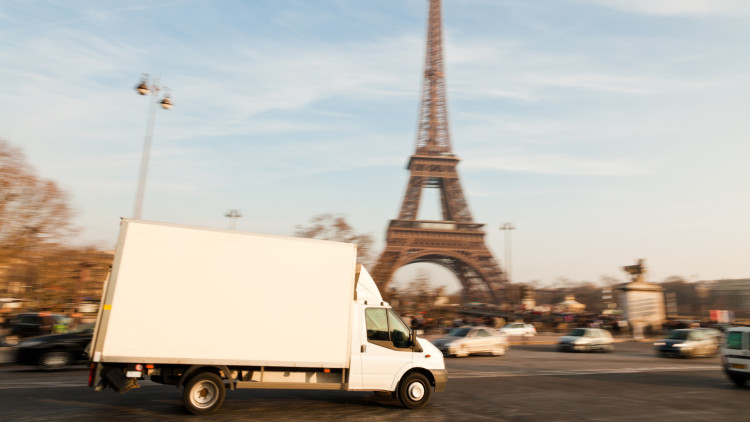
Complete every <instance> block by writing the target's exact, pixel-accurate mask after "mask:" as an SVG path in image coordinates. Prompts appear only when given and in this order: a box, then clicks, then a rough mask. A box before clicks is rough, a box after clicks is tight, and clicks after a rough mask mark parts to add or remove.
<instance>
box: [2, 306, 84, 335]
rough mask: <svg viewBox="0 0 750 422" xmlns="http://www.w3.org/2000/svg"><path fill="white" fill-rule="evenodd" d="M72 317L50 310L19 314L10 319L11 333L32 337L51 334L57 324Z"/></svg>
mask: <svg viewBox="0 0 750 422" xmlns="http://www.w3.org/2000/svg"><path fill="white" fill-rule="evenodd" d="M69 319H70V318H68V317H66V316H64V315H58V314H53V313H49V312H31V313H24V314H18V315H16V316H15V317H13V318H12V319H11V321H10V335H11V336H18V337H31V336H39V335H43V334H50V333H52V332H53V330H54V329H55V326H58V325H60V324H63V325H64V324H67V322H68V321H69Z"/></svg>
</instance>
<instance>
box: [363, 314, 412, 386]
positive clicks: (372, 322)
mask: <svg viewBox="0 0 750 422" xmlns="http://www.w3.org/2000/svg"><path fill="white" fill-rule="evenodd" d="M364 319H365V323H364V325H365V327H364V328H365V329H364V330H363V332H362V333H361V335H362V336H363V338H362V345H363V347H362V353H360V359H361V362H362V388H363V389H372V390H391V388H392V386H393V384H394V381H395V377H396V376H397V374H399V373H400V371H401V369H402V368H404V367H408V366H411V364H412V349H411V343H410V340H409V334H410V332H409V329H408V328H407V327H406V325H405V324H404V322H403V321H401V318H399V316H398V314H396V312H394V311H393V310H392V309H390V308H375V307H371V308H365V318H364Z"/></svg>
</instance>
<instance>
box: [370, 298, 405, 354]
mask: <svg viewBox="0 0 750 422" xmlns="http://www.w3.org/2000/svg"><path fill="white" fill-rule="evenodd" d="M365 322H366V325H367V341H369V342H371V343H374V344H377V345H378V346H383V347H387V348H389V349H409V348H410V346H411V342H410V339H409V334H410V331H409V329H408V328H407V327H406V325H405V324H404V322H403V321H401V318H399V316H398V314H396V313H395V312H394V311H393V310H391V309H385V308H367V309H365Z"/></svg>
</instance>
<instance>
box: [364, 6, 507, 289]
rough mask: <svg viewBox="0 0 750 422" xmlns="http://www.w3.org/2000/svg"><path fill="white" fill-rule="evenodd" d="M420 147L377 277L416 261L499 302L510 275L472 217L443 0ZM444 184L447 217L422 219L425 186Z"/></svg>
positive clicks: (434, 17)
mask: <svg viewBox="0 0 750 422" xmlns="http://www.w3.org/2000/svg"><path fill="white" fill-rule="evenodd" d="M421 101H422V102H421V106H420V110H419V125H418V129H417V142H416V151H415V153H414V155H412V156H411V158H410V159H409V164H408V166H407V168H408V170H409V173H410V175H409V182H408V185H407V187H406V195H405V196H404V202H403V204H402V206H401V212H400V213H399V216H398V219H396V220H391V222H390V224H389V226H388V231H387V239H386V247H385V250H384V251H383V252H382V254H381V255H380V257H379V258H378V261H377V264H376V265H375V268H374V270H373V278H374V279H375V280H377V281H378V282H379V283H380V286H379V287H380V289H381V291H385V288H386V287H387V285H388V283H390V281H391V277H392V276H393V273H394V271H396V270H397V269H398V268H400V267H402V266H404V265H408V264H412V263H417V262H430V263H435V264H439V265H442V266H444V267H446V268H448V269H449V270H451V271H452V272H453V273H454V274H455V275H456V276H457V277H458V279H459V281H460V282H461V284H462V286H463V289H464V290H463V295H464V300H475V301H483V302H493V303H500V302H502V301H504V299H505V285H506V278H505V274H504V273H503V271H502V270H501V269H500V266H499V265H498V264H497V262H496V261H495V259H494V257H493V256H492V253H491V252H490V251H489V249H487V246H486V244H485V241H484V235H485V233H484V231H483V230H482V227H483V226H484V225H483V224H478V223H475V222H474V221H473V220H472V217H471V212H470V211H469V206H468V204H467V203H466V198H465V197H464V194H463V190H462V189H461V183H460V181H459V179H458V173H457V171H456V166H457V165H458V162H459V159H458V158H457V157H456V156H455V155H454V154H453V152H452V150H451V142H450V133H449V130H448V109H447V101H446V94H445V76H444V72H443V43H442V19H441V6H440V0H430V8H429V17H428V27H427V54H426V56H425V65H424V80H423V85H422V99H421ZM425 188H434V189H439V191H440V200H441V201H440V204H441V208H442V218H443V219H442V220H439V221H428V220H418V219H417V213H418V210H419V205H420V198H421V196H422V190H423V189H425Z"/></svg>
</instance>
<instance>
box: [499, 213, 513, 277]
mask: <svg viewBox="0 0 750 422" xmlns="http://www.w3.org/2000/svg"><path fill="white" fill-rule="evenodd" d="M515 229H516V226H514V225H513V224H512V223H504V224H503V225H502V226H500V230H502V231H504V232H506V234H505V262H506V264H505V265H506V266H507V267H508V271H507V276H506V277H505V278H506V280H508V281H510V275H511V271H510V270H511V262H510V261H511V258H512V257H513V256H512V254H511V249H510V248H511V239H510V231H511V230H515Z"/></svg>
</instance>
